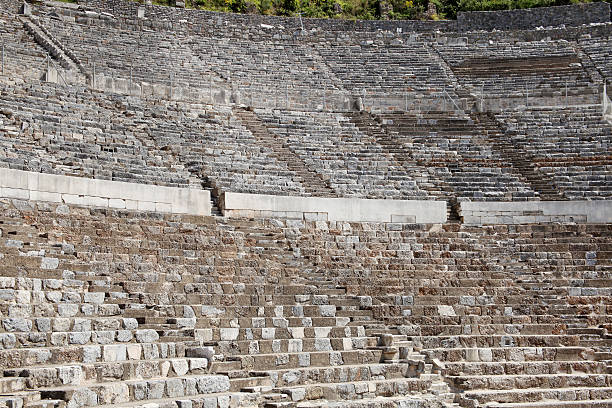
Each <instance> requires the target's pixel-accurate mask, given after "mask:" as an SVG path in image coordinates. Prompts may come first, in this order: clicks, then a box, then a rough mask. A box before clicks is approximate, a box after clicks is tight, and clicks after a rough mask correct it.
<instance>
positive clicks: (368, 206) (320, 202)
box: [221, 192, 446, 224]
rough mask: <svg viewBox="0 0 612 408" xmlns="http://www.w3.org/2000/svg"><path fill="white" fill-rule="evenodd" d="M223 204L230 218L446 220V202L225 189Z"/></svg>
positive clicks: (416, 221)
mask: <svg viewBox="0 0 612 408" xmlns="http://www.w3.org/2000/svg"><path fill="white" fill-rule="evenodd" d="M221 203H222V204H221V205H222V208H223V214H224V215H225V216H227V217H251V218H267V217H279V218H294V219H303V220H308V221H311V220H312V221H315V220H324V221H354V222H394V223H418V224H437V223H444V222H446V202H445V201H427V200H366V199H357V198H323V197H290V196H274V195H263V194H244V193H229V192H226V193H224V194H223V197H222V198H221Z"/></svg>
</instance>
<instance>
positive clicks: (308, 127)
mask: <svg viewBox="0 0 612 408" xmlns="http://www.w3.org/2000/svg"><path fill="white" fill-rule="evenodd" d="M255 112H256V114H257V116H258V117H259V118H260V119H261V120H262V122H263V123H264V125H265V126H266V127H267V128H268V129H269V130H270V131H271V132H272V133H273V134H274V135H275V137H276V138H278V139H280V140H281V141H282V143H283V144H286V145H287V146H288V147H289V148H290V149H291V151H293V152H294V153H295V154H296V155H297V156H298V157H299V158H300V159H301V160H303V161H304V163H306V165H307V166H308V167H309V168H311V169H312V170H313V171H315V172H317V173H318V174H319V175H320V176H321V177H323V178H324V179H326V181H327V183H328V184H329V185H330V187H331V188H332V189H333V190H334V191H335V192H336V194H337V196H339V197H359V198H393V199H424V198H427V195H426V194H425V193H424V192H423V191H421V190H420V189H419V188H418V186H417V185H416V183H415V182H414V180H413V179H411V178H410V177H409V176H408V175H406V174H404V173H403V172H402V169H401V167H400V166H399V163H397V161H395V160H394V159H393V157H392V156H391V155H389V154H388V153H385V152H384V151H383V148H382V147H381V146H380V145H378V143H377V141H376V139H375V138H373V137H370V136H368V135H365V134H364V133H362V132H361V131H360V130H359V129H358V128H357V127H356V126H355V125H354V124H353V123H351V122H350V121H349V120H348V118H347V117H346V116H344V115H342V114H339V113H334V112H297V111H280V110H266V109H257V110H256V111H255Z"/></svg>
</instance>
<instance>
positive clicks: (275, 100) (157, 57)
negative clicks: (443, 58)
mask: <svg viewBox="0 0 612 408" xmlns="http://www.w3.org/2000/svg"><path fill="white" fill-rule="evenodd" d="M40 21H41V24H42V25H43V26H44V27H45V28H46V29H47V30H48V31H49V32H50V33H51V34H52V35H53V36H54V37H55V38H57V39H58V40H59V41H60V42H61V43H62V44H64V45H65V46H66V47H68V48H69V49H71V50H72V51H73V53H74V54H75V55H76V56H77V57H78V59H79V60H80V61H82V62H83V64H84V65H85V67H86V69H87V70H88V71H89V72H91V73H93V72H94V69H95V73H96V75H98V76H100V75H104V77H105V78H122V79H124V80H125V79H130V80H131V81H133V83H136V84H141V83H142V82H147V83H152V84H164V85H166V86H169V87H170V86H171V87H174V88H178V87H182V88H195V89H198V90H200V93H201V98H202V99H207V98H209V97H210V96H211V94H213V95H215V94H217V92H218V91H219V90H220V89H225V90H226V92H228V93H230V92H232V93H234V95H233V96H232V100H234V101H235V102H241V103H247V104H255V105H261V104H262V103H266V104H267V105H273V106H277V105H278V106H287V104H292V105H293V106H298V107H299V106H310V107H311V108H315V107H316V106H317V105H320V104H322V103H323V98H324V96H323V95H322V94H321V92H322V91H324V90H327V91H328V92H329V93H330V95H331V94H343V91H342V88H341V87H342V84H341V83H339V82H338V81H337V80H335V78H334V77H333V74H332V73H330V72H329V70H328V69H327V68H326V66H325V64H324V63H323V62H322V60H321V56H319V55H318V53H317V52H316V51H315V50H314V49H312V47H310V46H309V45H307V44H299V45H297V44H291V43H289V42H288V41H279V40H272V41H270V42H263V41H246V40H241V39H236V38H232V37H215V36H211V35H210V33H199V32H198V33H190V32H188V31H181V32H174V33H173V35H168V32H165V31H162V32H159V31H150V30H143V31H138V30H133V29H118V28H116V27H114V26H112V25H107V24H104V23H98V24H91V25H85V24H79V23H76V22H70V21H62V20H57V19H54V18H47V17H44V16H41V18H40ZM94 64H95V67H94ZM279 84H281V85H279ZM97 86H99V85H97ZM211 87H212V91H211V90H210V88H211ZM236 91H238V92H239V95H240V96H236V95H235V92H236ZM328 98H330V96H328ZM228 100H229V95H228ZM210 101H211V100H210V99H208V100H207V102H210Z"/></svg>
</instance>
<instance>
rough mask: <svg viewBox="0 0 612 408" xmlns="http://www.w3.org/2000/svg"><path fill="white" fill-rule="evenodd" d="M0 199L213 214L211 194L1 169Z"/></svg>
mask: <svg viewBox="0 0 612 408" xmlns="http://www.w3.org/2000/svg"><path fill="white" fill-rule="evenodd" d="M0 197H3V198H16V199H20V200H33V201H51V202H57V203H62V202H63V203H66V204H74V205H83V206H92V207H108V208H119V209H121V208H124V209H128V210H140V211H156V212H163V213H178V214H194V215H210V207H211V203H210V192H209V191H206V190H195V189H187V188H175V187H163V186H156V185H150V184H136V183H124V182H119V181H108V180H97V179H89V178H82V177H69V176H61V175H54V174H43V173H34V172H29V171H21V170H12V169H4V168H0Z"/></svg>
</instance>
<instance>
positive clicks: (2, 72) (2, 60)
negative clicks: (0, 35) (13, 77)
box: [2, 43, 4, 74]
mask: <svg viewBox="0 0 612 408" xmlns="http://www.w3.org/2000/svg"><path fill="white" fill-rule="evenodd" d="M2 73H3V74H4V43H2Z"/></svg>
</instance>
